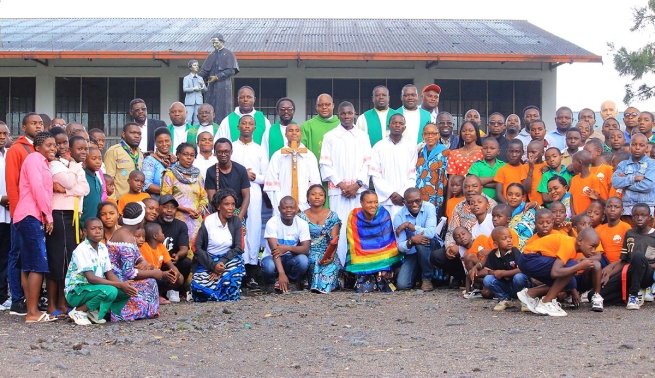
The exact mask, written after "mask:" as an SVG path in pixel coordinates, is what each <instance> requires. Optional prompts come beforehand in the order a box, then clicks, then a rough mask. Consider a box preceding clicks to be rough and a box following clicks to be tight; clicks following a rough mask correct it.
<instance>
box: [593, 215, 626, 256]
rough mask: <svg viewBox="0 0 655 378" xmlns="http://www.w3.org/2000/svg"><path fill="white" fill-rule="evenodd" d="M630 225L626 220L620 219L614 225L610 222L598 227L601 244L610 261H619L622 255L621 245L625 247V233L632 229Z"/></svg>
mask: <svg viewBox="0 0 655 378" xmlns="http://www.w3.org/2000/svg"><path fill="white" fill-rule="evenodd" d="M631 228H632V227H630V225H629V224H628V223H626V222H623V221H619V224H617V225H616V226H614V227H610V226H609V224H601V225H600V226H598V227H596V232H598V236H599V237H600V245H602V246H603V250H604V252H603V253H605V257H607V260H609V262H610V263H613V262H615V261H618V260H619V258H620V257H621V247H623V239H624V238H625V233H626V232H627V231H628V230H629V229H631Z"/></svg>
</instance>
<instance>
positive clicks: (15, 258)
mask: <svg viewBox="0 0 655 378" xmlns="http://www.w3.org/2000/svg"><path fill="white" fill-rule="evenodd" d="M10 228H11V231H10V233H11V249H10V250H9V265H8V267H7V279H8V281H9V293H10V294H11V303H12V304H14V303H18V302H20V301H22V300H23V299H24V298H25V296H24V295H23V287H22V286H21V283H20V267H19V260H20V244H21V238H20V233H19V232H18V231H17V230H16V225H15V224H14V223H13V222H12V223H11V226H10Z"/></svg>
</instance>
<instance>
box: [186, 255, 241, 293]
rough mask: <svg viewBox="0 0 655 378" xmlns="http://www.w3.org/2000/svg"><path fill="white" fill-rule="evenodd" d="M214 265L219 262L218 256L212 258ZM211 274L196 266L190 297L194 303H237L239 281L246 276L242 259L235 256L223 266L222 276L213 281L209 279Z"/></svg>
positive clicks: (239, 290) (200, 266)
mask: <svg viewBox="0 0 655 378" xmlns="http://www.w3.org/2000/svg"><path fill="white" fill-rule="evenodd" d="M213 260H214V262H215V263H218V262H219V261H220V256H213ZM211 274H212V272H210V271H208V270H207V268H205V267H204V266H202V264H198V268H197V269H196V271H195V272H193V275H192V279H191V295H193V301H194V302H207V301H218V302H223V301H238V300H239V298H240V297H241V281H242V280H243V276H245V275H246V268H245V266H244V265H243V257H241V256H237V257H234V258H233V259H232V260H230V261H228V262H227V264H225V271H224V272H223V274H222V275H221V276H220V277H218V278H215V279H213V280H211V279H210V276H211Z"/></svg>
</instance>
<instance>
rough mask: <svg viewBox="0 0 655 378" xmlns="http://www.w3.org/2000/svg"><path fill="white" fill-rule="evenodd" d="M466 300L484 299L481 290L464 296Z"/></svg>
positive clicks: (475, 290) (472, 291) (474, 290)
mask: <svg viewBox="0 0 655 378" xmlns="http://www.w3.org/2000/svg"><path fill="white" fill-rule="evenodd" d="M464 298H466V299H479V298H482V291H481V290H480V289H473V290H471V292H470V293H468V294H464Z"/></svg>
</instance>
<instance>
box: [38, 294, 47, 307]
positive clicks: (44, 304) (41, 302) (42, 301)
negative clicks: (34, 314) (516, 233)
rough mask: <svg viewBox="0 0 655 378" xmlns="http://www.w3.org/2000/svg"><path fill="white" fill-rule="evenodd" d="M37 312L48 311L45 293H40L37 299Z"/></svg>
mask: <svg viewBox="0 0 655 378" xmlns="http://www.w3.org/2000/svg"><path fill="white" fill-rule="evenodd" d="M38 307H39V311H46V312H47V311H48V297H47V296H46V295H45V292H43V291H41V297H40V298H39V304H38Z"/></svg>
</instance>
